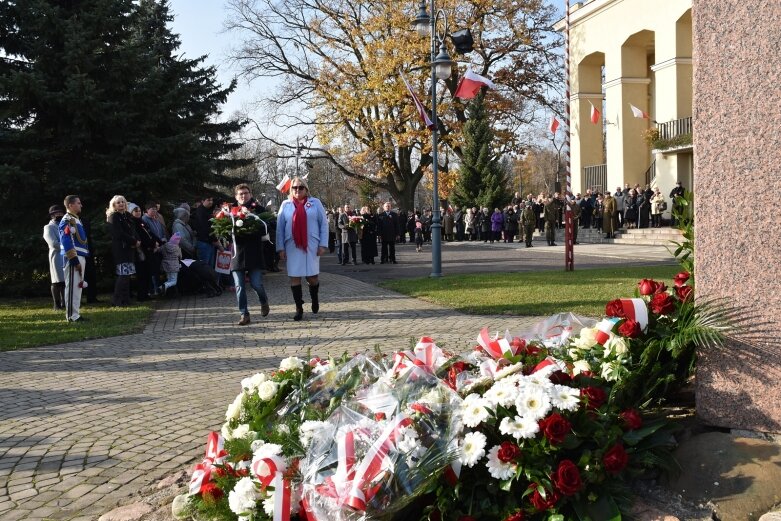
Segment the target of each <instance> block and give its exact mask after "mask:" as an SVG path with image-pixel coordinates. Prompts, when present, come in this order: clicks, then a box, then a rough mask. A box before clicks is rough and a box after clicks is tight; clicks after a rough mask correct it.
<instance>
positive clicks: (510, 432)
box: [499, 416, 540, 440]
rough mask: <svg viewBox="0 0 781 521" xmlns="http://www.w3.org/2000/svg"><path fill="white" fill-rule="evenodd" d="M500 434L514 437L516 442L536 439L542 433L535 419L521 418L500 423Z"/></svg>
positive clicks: (503, 419) (507, 419) (517, 417)
mask: <svg viewBox="0 0 781 521" xmlns="http://www.w3.org/2000/svg"><path fill="white" fill-rule="evenodd" d="M499 432H501V433H502V434H505V435H507V436H512V437H513V438H515V439H516V440H520V439H523V438H534V436H536V435H537V433H538V432H540V425H539V424H538V423H537V420H535V419H533V418H527V417H521V416H516V417H515V418H502V421H501V422H500V423H499Z"/></svg>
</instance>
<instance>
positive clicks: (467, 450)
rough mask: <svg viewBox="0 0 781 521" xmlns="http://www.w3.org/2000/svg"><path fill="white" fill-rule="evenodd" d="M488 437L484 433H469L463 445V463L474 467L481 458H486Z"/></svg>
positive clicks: (461, 458)
mask: <svg viewBox="0 0 781 521" xmlns="http://www.w3.org/2000/svg"><path fill="white" fill-rule="evenodd" d="M485 442H486V437H485V434H483V433H482V432H468V433H466V435H465V436H464V441H463V442H462V443H461V457H460V458H459V459H460V460H461V463H463V464H464V465H466V466H467V467H474V466H475V463H477V462H478V461H479V460H480V458H482V457H483V456H485Z"/></svg>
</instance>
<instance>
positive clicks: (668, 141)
mask: <svg viewBox="0 0 781 521" xmlns="http://www.w3.org/2000/svg"><path fill="white" fill-rule="evenodd" d="M650 143H651V147H652V148H654V149H655V150H669V149H671V148H673V149H674V148H681V147H691V144H692V118H681V119H676V120H673V121H667V122H665V123H659V124H658V125H657V126H656V128H655V129H652V133H651V141H650Z"/></svg>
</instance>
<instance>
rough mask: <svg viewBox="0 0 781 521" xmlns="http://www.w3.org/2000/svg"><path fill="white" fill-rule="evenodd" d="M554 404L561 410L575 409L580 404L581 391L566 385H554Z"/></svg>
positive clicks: (552, 399) (552, 393)
mask: <svg viewBox="0 0 781 521" xmlns="http://www.w3.org/2000/svg"><path fill="white" fill-rule="evenodd" d="M550 396H551V401H552V402H553V406H554V407H556V408H557V409H559V410H561V411H574V410H576V409H577V408H578V406H579V405H580V391H579V390H578V389H575V388H574V387H568V386H566V385H554V386H553V389H552V390H551V393H550Z"/></svg>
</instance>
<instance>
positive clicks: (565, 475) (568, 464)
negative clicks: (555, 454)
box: [551, 459, 583, 496]
mask: <svg viewBox="0 0 781 521" xmlns="http://www.w3.org/2000/svg"><path fill="white" fill-rule="evenodd" d="M551 481H552V482H553V485H554V486H555V487H556V490H558V491H559V492H561V493H562V494H564V495H565V496H572V495H575V493H577V492H578V491H579V490H580V489H581V487H582V486H583V482H582V481H581V480H580V470H579V469H578V466H577V465H575V464H574V463H572V461H570V460H568V459H565V460H562V461H561V463H559V467H558V468H557V469H556V470H554V471H553V474H551Z"/></svg>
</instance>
